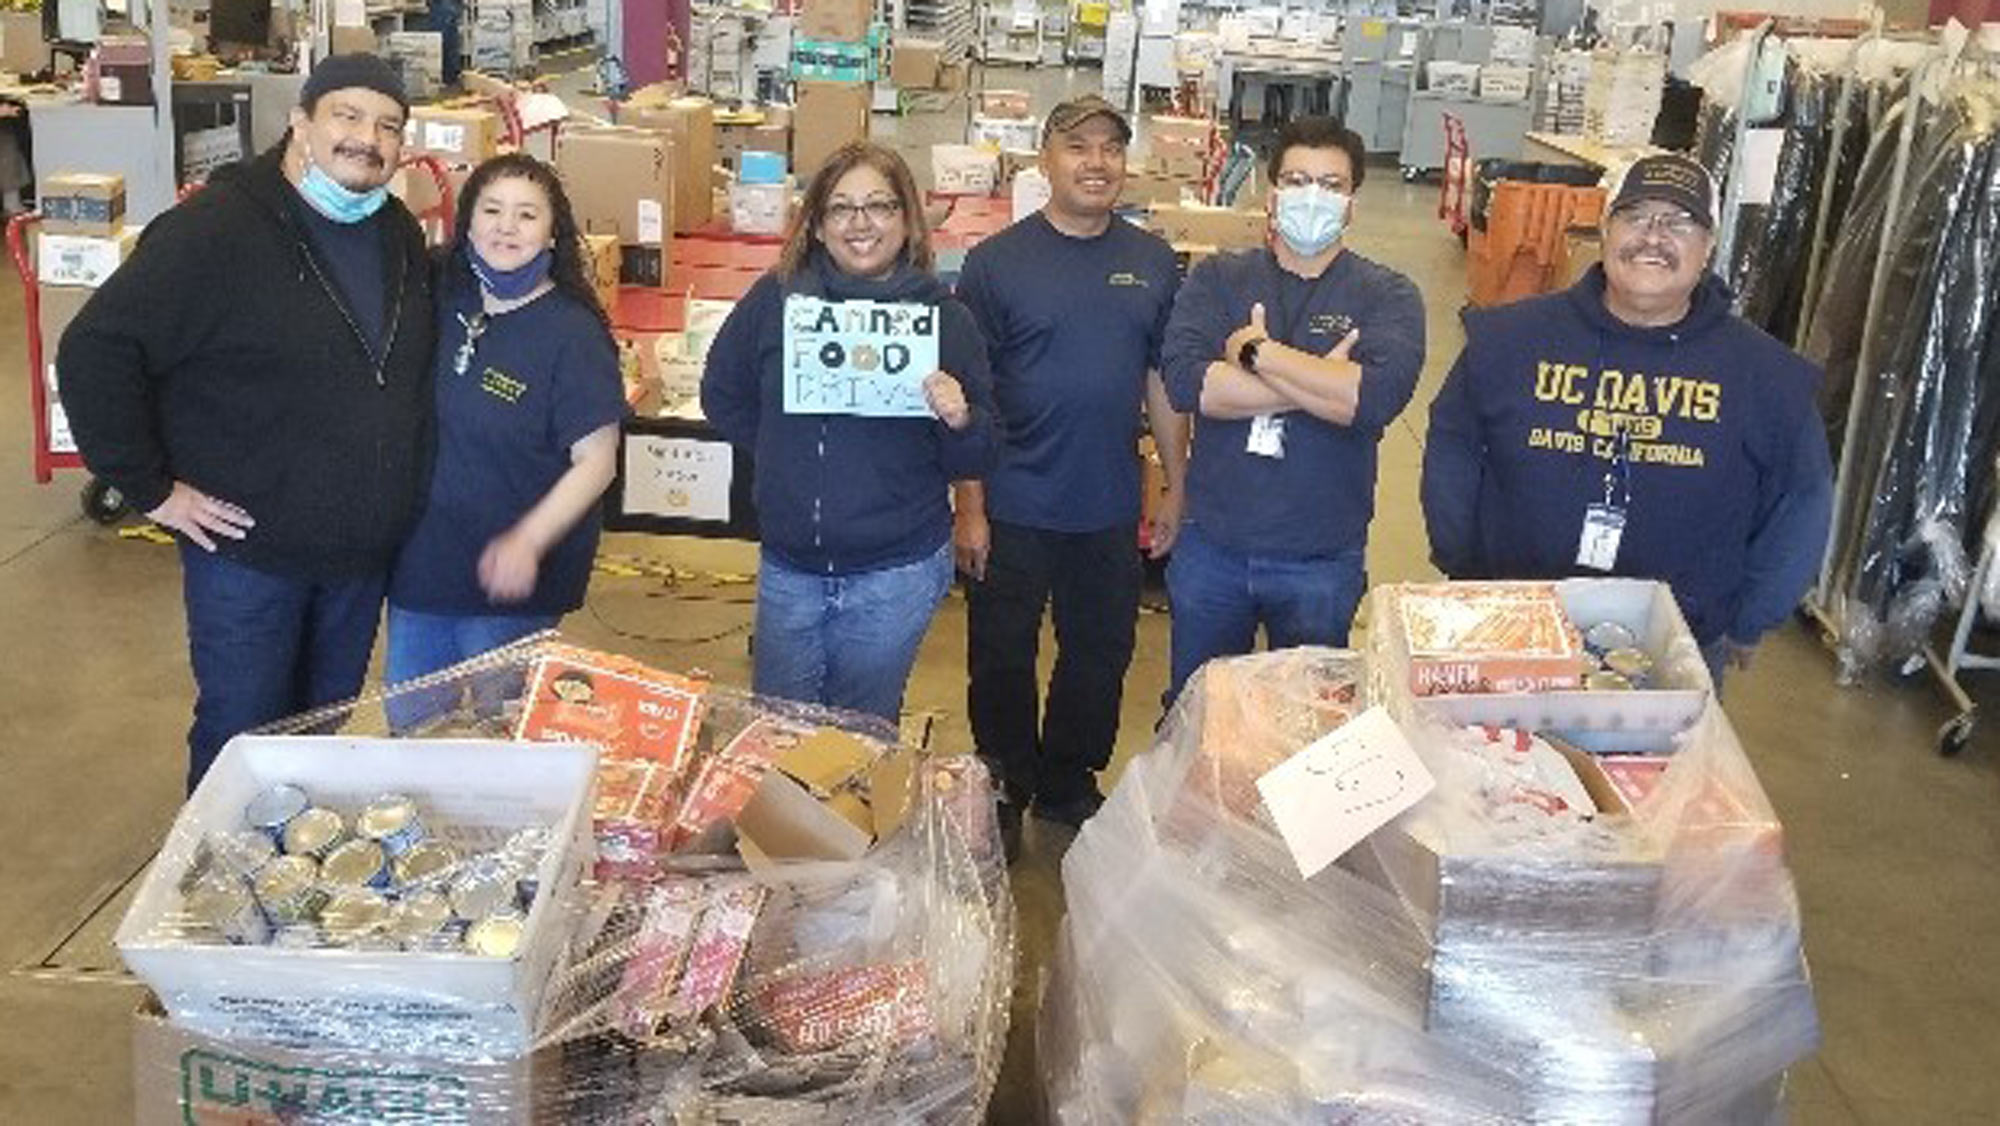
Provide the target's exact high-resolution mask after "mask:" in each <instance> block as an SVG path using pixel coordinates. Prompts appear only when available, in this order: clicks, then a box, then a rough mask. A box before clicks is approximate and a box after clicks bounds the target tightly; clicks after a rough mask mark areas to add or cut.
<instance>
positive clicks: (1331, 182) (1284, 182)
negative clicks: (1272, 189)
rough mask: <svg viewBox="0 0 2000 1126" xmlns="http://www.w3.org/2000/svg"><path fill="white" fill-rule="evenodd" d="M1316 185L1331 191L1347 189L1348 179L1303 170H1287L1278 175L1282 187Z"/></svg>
mask: <svg viewBox="0 0 2000 1126" xmlns="http://www.w3.org/2000/svg"><path fill="white" fill-rule="evenodd" d="M1314 185H1318V186H1319V187H1322V188H1325V189H1326V190H1327V191H1330V192H1345V191H1347V181H1346V180H1344V179H1342V178H1341V177H1339V176H1308V175H1306V174H1305V173H1303V172H1286V173H1284V174H1282V175H1280V176H1279V177H1278V186H1279V187H1281V188H1310V187H1313V186H1314Z"/></svg>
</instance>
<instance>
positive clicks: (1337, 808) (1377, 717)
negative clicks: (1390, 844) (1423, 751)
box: [1257, 705, 1437, 880]
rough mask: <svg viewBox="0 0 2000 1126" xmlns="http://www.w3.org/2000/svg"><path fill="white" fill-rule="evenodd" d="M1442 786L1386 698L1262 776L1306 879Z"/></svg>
mask: <svg viewBox="0 0 2000 1126" xmlns="http://www.w3.org/2000/svg"><path fill="white" fill-rule="evenodd" d="M1436 785H1437V781H1436V779H1434V778H1432V777H1431V772H1430V771H1429V770H1427V769H1425V767H1424V763H1423V760H1422V759H1420V758H1418V757H1417V753H1416V751H1414V750H1412V749H1411V747H1410V742H1409V740H1408V739H1405V738H1404V737H1403V732H1402V731H1401V729H1399V728H1398V727H1397V726H1396V721H1395V720H1393V719H1390V718H1389V713H1388V712H1387V711H1386V710H1385V709H1383V708H1382V707H1381V706H1380V705H1377V706H1375V707H1372V708H1370V709H1368V710H1367V711H1365V712H1362V713H1361V714H1360V715H1358V716H1355V717H1354V718H1353V719H1352V720H1349V721H1348V722H1347V723H1346V724H1344V725H1342V726H1341V727H1340V728H1339V729H1338V730H1336V731H1333V732H1330V733H1328V734H1327V735H1325V736H1324V737H1322V738H1320V739H1319V740H1318V741H1316V742H1314V743H1313V744H1312V745H1311V746H1308V747H1307V748H1306V749H1305V750H1303V751H1300V752H1299V753H1298V754H1295V755H1293V756H1292V757H1291V758H1288V759H1286V760H1285V761H1283V762H1281V763H1279V764H1278V765H1277V766H1274V767H1272V768H1271V770H1270V771H1269V772H1268V773H1266V774H1265V775H1264V776H1263V777H1262V778H1259V779H1257V791H1258V792H1259V793H1260V794H1262V795H1263V796H1264V808H1265V809H1268V810H1270V812H1271V820H1272V821H1273V822H1275V823H1276V824H1277V826H1278V835H1279V836H1281V837H1283V838H1284V840H1285V847H1287V848H1289V849H1290V850H1291V853H1292V860H1293V861H1294V862H1296V863H1297V864H1298V866H1299V875H1300V876H1301V877H1303V878H1305V879H1308V880H1309V879H1311V878H1313V876H1315V875H1317V874H1318V873H1319V872H1320V870H1321V869H1323V868H1325V867H1326V866H1327V865H1329V864H1331V863H1333V862H1334V861H1336V860H1338V859H1340V858H1341V856H1343V855H1344V854H1346V852H1347V850H1348V849H1350V848H1353V847H1354V846H1355V845H1357V844H1359V843H1360V842H1361V841H1362V840H1363V839H1364V838H1365V837H1367V836H1368V834H1370V833H1373V832H1374V831H1375V830H1377V829H1379V828H1381V827H1382V826H1384V825H1387V824H1388V823H1389V822H1390V821H1392V820H1394V819H1395V817H1396V815H1397V814H1400V813H1402V812H1403V811H1404V810H1406V809H1408V808H1410V807H1411V806H1413V805H1415V804H1417V802H1419V801H1421V800H1423V797H1424V795H1425V794H1428V793H1430V792H1431V790H1432V788H1433V787H1435V786H1436Z"/></svg>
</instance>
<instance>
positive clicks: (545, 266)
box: [465, 245, 555, 301]
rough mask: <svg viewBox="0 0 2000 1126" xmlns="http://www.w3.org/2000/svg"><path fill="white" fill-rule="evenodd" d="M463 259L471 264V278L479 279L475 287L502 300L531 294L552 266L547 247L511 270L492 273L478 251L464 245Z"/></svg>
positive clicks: (553, 261) (514, 299) (512, 299)
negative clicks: (477, 285)
mask: <svg viewBox="0 0 2000 1126" xmlns="http://www.w3.org/2000/svg"><path fill="white" fill-rule="evenodd" d="M465 250H466V254H465V257H466V260H467V261H469V262H471V263H472V275H473V276H474V277H476V278H478V279H479V286H480V288H481V289H484V290H485V291H486V292H488V293H490V294H492V295H493V296H495V297H497V298H499V299H500V300H502V301H519V300H520V299H521V298H523V297H526V296H527V295H529V294H530V293H533V292H534V291H535V287H536V286H538V285H540V284H542V280H543V279H544V278H546V277H548V276H549V267H550V266H552V265H554V264H555V252H554V251H553V250H550V249H549V248H547V247H543V248H542V252H541V253H540V254H537V255H535V256H534V257H533V258H530V259H528V260H527V261H526V262H523V263H522V264H520V265H519V266H516V267H514V268H513V269H511V270H496V269H494V268H493V266H492V264H490V263H489V262H487V261H486V259H484V258H481V257H480V256H479V248H478V247H475V246H469V245H468V246H467V247H466V248H465Z"/></svg>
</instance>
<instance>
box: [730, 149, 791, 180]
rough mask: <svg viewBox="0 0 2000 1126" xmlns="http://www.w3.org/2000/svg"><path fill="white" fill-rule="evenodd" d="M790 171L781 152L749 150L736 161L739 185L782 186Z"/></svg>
mask: <svg viewBox="0 0 2000 1126" xmlns="http://www.w3.org/2000/svg"><path fill="white" fill-rule="evenodd" d="M790 171H791V169H790V167H789V165H788V163H787V161H786V159H785V154H784V153H782V152H765V151H762V150H750V151H747V152H745V153H743V154H742V155H741V156H739V157H738V158H737V160H736V179H735V181H734V182H735V183H739V184H782V183H784V182H785V177H786V176H787V175H788V174H789V173H790Z"/></svg>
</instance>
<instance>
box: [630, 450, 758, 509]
mask: <svg viewBox="0 0 2000 1126" xmlns="http://www.w3.org/2000/svg"><path fill="white" fill-rule="evenodd" d="M735 472H736V463H735V462H734V461H733V460H732V458H731V454H730V449H729V443H727V442H704V441H701V440H699V439H695V438H668V437H664V436H661V435H658V434H628V435H626V437H625V496H624V502H625V511H626V512H627V513H635V514H642V515H646V516H664V517H670V518H675V519H683V520H713V521H715V522H717V523H725V524H726V523H728V522H729V486H730V484H731V482H732V481H733V480H734V476H735Z"/></svg>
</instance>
